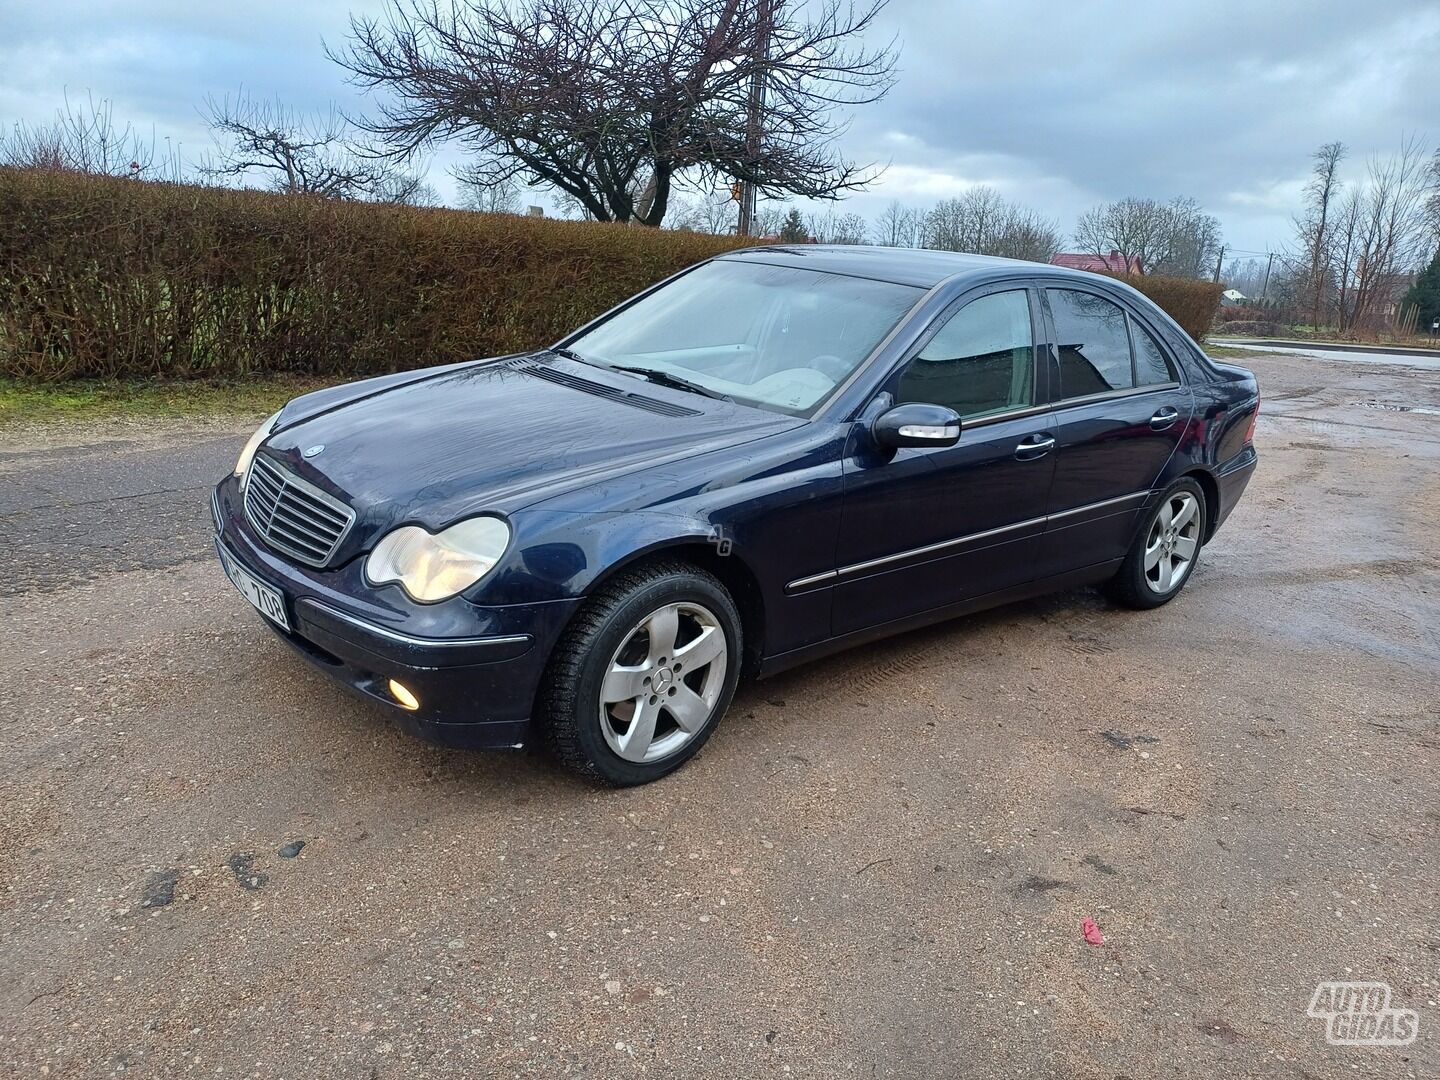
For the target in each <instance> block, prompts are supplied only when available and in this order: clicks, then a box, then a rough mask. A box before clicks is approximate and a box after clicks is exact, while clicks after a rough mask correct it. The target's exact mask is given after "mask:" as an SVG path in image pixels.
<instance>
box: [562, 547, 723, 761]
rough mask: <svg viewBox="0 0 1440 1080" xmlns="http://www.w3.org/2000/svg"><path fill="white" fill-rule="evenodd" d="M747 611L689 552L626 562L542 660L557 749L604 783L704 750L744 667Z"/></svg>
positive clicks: (566, 758)
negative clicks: (630, 565)
mask: <svg viewBox="0 0 1440 1080" xmlns="http://www.w3.org/2000/svg"><path fill="white" fill-rule="evenodd" d="M740 635H741V626H740V616H739V613H738V612H737V611H736V608H735V603H734V601H733V600H731V598H730V594H729V593H728V592H726V590H725V587H724V586H723V585H721V584H720V582H719V581H717V580H716V579H715V578H714V577H712V576H711V575H709V574H707V573H705V572H704V571H702V570H699V569H698V568H696V567H693V566H690V565H688V564H686V563H682V562H667V563H661V564H657V565H653V566H649V567H644V568H641V569H639V570H636V571H632V572H629V573H624V574H622V575H621V576H620V577H618V578H617V579H616V580H615V581H613V582H611V583H609V584H608V585H606V586H605V587H604V588H602V589H601V590H600V591H599V592H598V593H596V594H595V595H594V596H593V597H592V598H591V599H590V600H589V602H588V603H587V604H586V605H585V607H584V608H583V609H582V610H581V612H580V614H579V615H577V616H576V618H575V620H574V622H572V623H571V625H570V626H569V627H568V628H567V629H566V631H565V634H564V635H563V636H562V637H561V640H560V642H559V644H558V645H556V647H555V653H554V655H553V656H552V658H551V660H550V664H549V666H548V667H547V669H546V672H545V676H544V679H545V683H544V685H543V686H542V688H541V693H540V701H539V705H540V723H541V724H542V725H543V726H544V729H545V734H546V738H547V740H548V743H549V746H550V749H551V751H552V753H553V754H554V755H555V756H556V757H557V758H558V759H559V760H560V761H561V763H562V764H564V765H566V766H568V767H569V768H571V769H573V770H575V771H576V772H578V773H580V774H582V775H584V776H587V777H590V778H593V779H598V780H601V781H604V782H605V783H608V784H615V785H631V784H645V783H649V782H650V781H651V780H658V779H659V778H660V777H662V776H664V775H665V774H666V773H669V772H673V771H674V770H675V769H678V768H679V767H680V766H681V765H683V764H684V763H685V762H686V761H688V760H689V759H690V758H691V757H693V756H694V755H695V754H696V753H698V752H699V750H700V748H701V747H702V746H703V745H704V744H705V742H706V740H708V739H709V738H710V735H711V734H712V732H713V731H714V729H715V726H716V725H717V724H718V723H719V721H720V718H721V717H722V716H723V715H724V713H725V710H726V709H727V708H729V706H730V699H731V697H733V696H734V693H735V684H736V682H737V681H738V678H739V672H740V656H741V653H740V646H741V640H740Z"/></svg>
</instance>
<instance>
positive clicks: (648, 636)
mask: <svg viewBox="0 0 1440 1080" xmlns="http://www.w3.org/2000/svg"><path fill="white" fill-rule="evenodd" d="M729 654H730V650H729V642H728V641H727V640H726V637H725V631H724V629H723V627H722V626H721V625H720V620H719V619H718V618H716V616H715V614H714V613H713V612H712V611H710V609H709V608H706V607H704V606H703V605H701V604H694V603H688V602H682V603H675V604H666V605H664V606H663V607H660V608H657V609H656V610H655V611H652V612H651V613H650V614H649V615H647V616H645V617H644V618H643V619H641V620H640V622H639V623H638V624H637V625H636V626H635V628H634V629H633V630H631V631H630V633H629V634H627V635H626V637H625V640H624V641H622V642H621V643H620V647H619V648H618V649H616V650H615V655H614V656H612V657H611V658H610V664H609V666H608V667H607V668H606V671H605V678H604V680H603V681H602V682H601V684H600V703H599V704H600V730H601V731H602V732H603V733H604V735H605V741H606V743H608V744H609V746H610V749H611V750H613V751H615V753H616V754H618V755H619V756H620V757H622V758H624V759H625V760H626V761H635V762H649V761H658V760H660V759H661V758H664V757H669V756H670V755H671V754H673V753H675V752H676V751H678V750H680V749H681V748H682V747H683V746H685V744H686V743H688V742H689V741H690V740H691V739H693V738H694V737H695V736H696V735H697V734H698V733H699V732H701V731H702V730H704V728H705V726H706V725H707V724H708V723H710V721H711V720H712V719H713V718H714V714H715V711H716V710H715V706H716V704H717V703H718V702H719V700H720V695H721V693H722V692H723V691H724V688H725V669H726V666H727V665H728V664H729Z"/></svg>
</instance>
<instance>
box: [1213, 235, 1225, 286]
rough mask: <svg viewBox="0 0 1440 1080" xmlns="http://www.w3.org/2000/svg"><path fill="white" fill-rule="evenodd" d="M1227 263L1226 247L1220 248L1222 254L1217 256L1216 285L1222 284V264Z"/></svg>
mask: <svg viewBox="0 0 1440 1080" xmlns="http://www.w3.org/2000/svg"><path fill="white" fill-rule="evenodd" d="M1224 261H1225V246H1224V245H1223V244H1222V245H1221V246H1220V254H1219V255H1217V256H1215V283H1216V284H1217V285H1218V284H1219V283H1220V264H1221V263H1223V262H1224Z"/></svg>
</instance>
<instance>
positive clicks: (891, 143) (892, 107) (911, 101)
mask: <svg viewBox="0 0 1440 1080" xmlns="http://www.w3.org/2000/svg"><path fill="white" fill-rule="evenodd" d="M383 6H384V4H383V0H245V2H243V3H240V2H236V0H212V2H210V3H206V2H205V0H123V2H113V0H43V2H42V0H0V123H3V124H5V125H6V126H7V127H8V126H9V124H11V123H13V122H14V121H16V120H27V121H32V122H36V121H40V122H43V121H46V120H48V119H50V118H51V117H52V116H53V114H54V111H55V109H56V108H57V107H58V106H59V105H60V104H61V103H62V101H63V99H64V95H65V94H66V93H67V92H68V94H69V95H70V98H71V99H72V101H73V100H76V99H80V100H83V99H84V97H85V95H86V94H87V92H89V93H91V94H93V95H94V96H95V97H96V98H108V99H110V100H111V101H112V102H113V104H114V110H115V116H116V118H117V119H124V120H128V121H130V122H132V123H134V124H135V125H137V126H139V127H141V128H142V129H143V130H144V131H145V132H146V133H147V134H148V133H149V132H150V131H151V130H152V129H153V131H154V132H155V133H156V135H157V137H158V139H159V141H160V142H162V143H163V141H164V140H165V139H166V138H167V137H168V138H169V139H171V140H173V141H174V142H176V143H178V144H179V145H180V148H181V154H182V156H183V157H186V158H194V157H195V156H198V155H199V154H201V153H202V152H204V151H205V150H206V149H208V148H209V146H210V140H209V136H208V134H207V132H206V130H205V126H204V124H203V122H202V121H201V119H200V117H199V115H198V113H197V111H196V106H197V104H198V103H199V102H201V101H202V100H203V99H204V98H205V96H206V95H207V94H214V95H217V96H218V95H223V94H224V93H226V92H227V91H231V92H233V91H235V90H236V89H237V88H239V87H241V86H242V85H243V86H244V87H245V89H247V90H248V91H250V92H251V93H253V94H255V95H257V96H262V97H274V96H278V97H279V98H280V99H282V100H283V101H285V102H286V103H288V104H293V105H297V106H301V107H310V108H314V107H328V106H329V105H330V104H331V103H332V102H333V103H338V104H340V105H342V106H344V107H347V108H350V107H355V106H356V105H357V104H361V102H360V100H359V99H358V98H357V97H356V93H355V91H354V89H353V88H351V87H350V86H348V85H347V84H346V83H345V81H344V78H343V76H344V73H343V72H342V71H341V70H339V69H338V68H337V67H336V66H335V65H334V64H332V63H331V62H330V61H328V60H327V59H326V58H325V55H324V51H323V48H322V41H327V42H330V43H332V44H340V43H343V40H344V37H345V34H346V27H347V17H348V14H349V12H350V11H352V10H356V11H372V12H374V11H380V10H383ZM891 33H893V34H895V35H896V36H897V37H898V39H899V46H900V50H901V57H900V65H899V80H898V83H897V84H896V87H895V89H894V90H893V91H892V93H891V94H890V96H889V97H888V98H887V99H886V100H885V101H883V102H881V103H879V104H876V105H871V106H867V107H865V108H864V109H862V110H861V111H860V112H859V113H858V114H857V115H856V116H855V118H854V124H853V126H852V127H851V128H850V131H849V132H848V134H847V135H846V136H845V137H844V139H843V140H842V142H841V147H842V148H843V150H844V151H845V152H846V153H847V154H849V155H850V156H851V157H853V158H855V159H857V160H860V161H873V162H877V163H880V164H885V165H887V166H888V167H887V169H886V171H885V173H884V175H883V177H882V178H881V180H880V181H879V182H878V183H877V184H876V185H875V186H874V188H873V189H872V190H871V191H870V192H867V193H865V194H863V195H858V196H854V197H852V198H851V199H850V200H848V201H847V202H846V203H845V204H842V207H841V209H842V211H843V210H855V211H858V212H860V213H862V214H864V215H866V216H867V217H871V218H873V217H874V216H875V215H876V214H878V212H879V211H880V210H881V209H882V208H883V207H884V205H885V203H886V202H888V201H889V200H890V199H891V198H898V199H900V200H902V201H904V202H907V203H910V204H912V205H915V206H921V207H928V206H929V205H931V204H933V203H934V202H935V201H936V200H938V199H941V198H945V197H948V196H951V195H956V194H959V193H961V192H963V191H964V190H965V189H966V188H967V187H970V186H973V185H975V184H991V185H993V186H995V187H996V188H999V189H1000V190H1001V191H1002V192H1003V193H1004V194H1006V195H1007V196H1009V197H1011V198H1014V199H1017V200H1019V201H1022V202H1024V203H1026V204H1028V205H1030V206H1033V207H1035V208H1037V209H1039V210H1042V211H1043V212H1045V213H1046V214H1048V215H1050V216H1052V217H1054V218H1056V219H1057V220H1058V221H1059V223H1060V226H1061V228H1062V230H1063V231H1065V232H1066V233H1067V234H1068V233H1069V231H1070V229H1071V228H1072V226H1073V224H1074V220H1075V216H1076V215H1077V214H1078V213H1079V212H1080V211H1082V210H1084V209H1085V208H1087V207H1089V206H1091V205H1094V204H1096V203H1099V202H1104V201H1108V200H1111V199H1116V198H1120V197H1123V196H1126V195H1140V196H1154V197H1156V198H1170V197H1173V196H1176V195H1191V196H1194V197H1195V198H1197V199H1199V200H1200V202H1201V203H1202V204H1204V205H1205V207H1206V208H1207V209H1209V210H1210V212H1212V213H1214V214H1215V215H1217V216H1218V217H1219V218H1220V220H1221V222H1222V224H1223V226H1224V230H1225V238H1226V241H1227V243H1228V244H1229V245H1230V246H1231V247H1232V248H1234V249H1239V250H1241V251H1256V252H1259V251H1265V250H1267V249H1271V248H1275V247H1278V246H1280V245H1283V244H1285V243H1286V242H1287V241H1288V240H1289V238H1290V226H1289V221H1290V215H1291V213H1292V212H1293V211H1294V209H1295V208H1296V205H1297V203H1298V200H1299V195H1300V190H1301V188H1302V187H1303V185H1304V182H1305V173H1306V170H1307V168H1308V164H1309V163H1308V156H1309V154H1310V153H1311V152H1312V151H1313V150H1314V149H1315V148H1316V147H1317V146H1318V145H1319V144H1321V143H1323V142H1326V141H1329V140H1333V139H1339V140H1342V141H1344V142H1345V143H1347V144H1348V145H1349V146H1350V148H1351V153H1352V160H1351V168H1352V170H1354V171H1358V170H1359V169H1360V168H1361V167H1362V166H1363V161H1364V158H1365V157H1366V156H1367V155H1369V154H1374V153H1388V152H1390V151H1392V150H1393V149H1394V148H1395V147H1396V146H1397V145H1398V144H1399V143H1400V141H1401V139H1402V138H1403V137H1404V136H1405V135H1407V134H1413V135H1420V136H1423V137H1425V138H1426V139H1427V141H1428V142H1429V143H1432V144H1433V143H1440V3H1436V2H1435V0H1413V2H1412V0H1365V2H1361V0H1297V2H1288V0H1287V2H1281V0H1246V2H1229V0H1206V2H1203V3H1202V2H1198V0H1194V2H1185V3H1179V2H1175V0H1133V2H1101V0H1034V2H1032V0H997V2H991V0H973V2H958V0H944V2H941V0H936V2H930V3H926V2H922V0H892V2H891V4H890V7H889V8H888V10H887V11H886V12H885V14H884V16H883V17H882V19H881V21H880V24H879V25H878V26H877V28H876V31H875V33H874V35H873V36H874V38H875V41H876V43H877V44H878V43H879V42H880V39H881V38H882V37H883V36H887V35H889V34H891ZM455 160H457V159H456V158H455V157H454V156H453V154H449V153H445V152H442V153H440V154H439V155H438V156H437V159H436V162H435V164H434V165H433V166H432V171H431V176H430V179H431V181H432V182H433V183H434V184H435V186H436V187H437V188H438V189H439V190H440V191H441V193H442V195H444V196H447V197H453V194H454V185H453V183H452V182H451V181H450V180H449V178H448V177H447V175H446V172H445V170H446V167H447V165H448V164H451V163H453V162H454V161H455Z"/></svg>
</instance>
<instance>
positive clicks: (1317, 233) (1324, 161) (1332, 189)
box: [1293, 142, 1346, 326]
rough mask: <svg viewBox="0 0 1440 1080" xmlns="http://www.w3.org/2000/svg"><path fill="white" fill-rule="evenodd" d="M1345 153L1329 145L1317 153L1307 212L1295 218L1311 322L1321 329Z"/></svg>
mask: <svg viewBox="0 0 1440 1080" xmlns="http://www.w3.org/2000/svg"><path fill="white" fill-rule="evenodd" d="M1345 154H1346V148H1345V144H1344V143H1341V142H1329V143H1326V144H1325V145H1324V146H1322V147H1320V149H1319V150H1317V151H1315V154H1314V157H1313V161H1314V167H1313V168H1312V170H1311V173H1310V182H1309V183H1308V184H1307V185H1306V186H1305V211H1304V213H1303V214H1301V215H1300V216H1299V217H1297V218H1296V219H1295V234H1296V237H1297V239H1298V240H1299V243H1300V256H1299V259H1298V260H1293V261H1294V262H1297V263H1298V267H1297V268H1303V270H1304V273H1305V275H1306V285H1307V287H1308V290H1309V294H1310V322H1311V325H1314V326H1319V325H1320V322H1321V319H1322V316H1323V310H1324V302H1325V294H1326V289H1327V287H1328V284H1329V282H1330V279H1331V276H1332V272H1333V267H1332V265H1331V264H1332V261H1333V252H1332V248H1333V246H1334V237H1333V235H1332V232H1333V229H1334V224H1335V220H1334V218H1335V214H1334V212H1335V203H1336V200H1337V198H1338V194H1339V191H1340V186H1341V185H1340V162H1341V161H1343V160H1344V158H1345Z"/></svg>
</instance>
